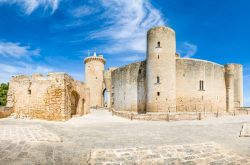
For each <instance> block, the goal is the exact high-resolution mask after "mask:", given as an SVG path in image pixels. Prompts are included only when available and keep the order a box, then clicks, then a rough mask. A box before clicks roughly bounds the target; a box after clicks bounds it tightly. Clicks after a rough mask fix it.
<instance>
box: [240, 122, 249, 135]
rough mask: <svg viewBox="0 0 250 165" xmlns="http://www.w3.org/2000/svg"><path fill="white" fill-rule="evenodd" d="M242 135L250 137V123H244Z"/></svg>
mask: <svg viewBox="0 0 250 165" xmlns="http://www.w3.org/2000/svg"><path fill="white" fill-rule="evenodd" d="M240 137H250V123H245V124H243V126H242V129H241V132H240Z"/></svg>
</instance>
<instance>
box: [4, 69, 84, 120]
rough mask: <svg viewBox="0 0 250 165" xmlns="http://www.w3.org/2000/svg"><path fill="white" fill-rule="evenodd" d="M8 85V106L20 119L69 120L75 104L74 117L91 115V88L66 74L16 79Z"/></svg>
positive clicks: (19, 77)
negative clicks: (76, 115)
mask: <svg viewBox="0 0 250 165" xmlns="http://www.w3.org/2000/svg"><path fill="white" fill-rule="evenodd" d="M9 85H10V86H9V92H8V102H7V107H12V108H13V110H14V113H15V115H16V116H17V117H31V118H40V119H46V120H67V119H69V118H71V116H72V115H74V114H72V104H74V105H75V110H76V112H75V114H78V115H83V114H86V113H88V112H89V89H88V88H86V87H85V85H84V84H82V83H81V82H78V81H75V80H73V79H72V78H71V77H70V76H68V75H66V74H64V73H50V74H49V75H48V76H42V75H32V76H31V77H29V76H15V77H13V78H12V79H11V81H10V83H9ZM73 94H75V96H73ZM74 97H75V98H74ZM72 98H74V99H73V100H74V103H72Z"/></svg>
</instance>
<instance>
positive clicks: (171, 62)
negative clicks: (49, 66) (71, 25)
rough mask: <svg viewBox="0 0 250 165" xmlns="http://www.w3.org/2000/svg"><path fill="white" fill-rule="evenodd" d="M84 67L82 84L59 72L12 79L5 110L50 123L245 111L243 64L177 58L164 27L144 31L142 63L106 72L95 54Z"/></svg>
mask: <svg viewBox="0 0 250 165" xmlns="http://www.w3.org/2000/svg"><path fill="white" fill-rule="evenodd" d="M84 63H85V83H81V82H78V81H75V80H73V79H72V78H71V77H70V76H68V75H66V74H63V73H54V74H51V75H49V76H47V77H42V76H37V75H33V76H32V77H27V76H21V77H20V76H16V77H13V78H12V80H11V81H10V91H9V94H8V104H7V106H9V107H13V109H14V112H15V113H16V114H19V115H20V114H25V115H29V116H33V117H36V118H44V119H50V120H67V119H69V118H70V117H72V115H83V114H87V113H89V108H90V107H104V106H106V107H108V108H110V109H114V110H116V111H127V112H136V113H139V114H141V113H144V114H145V113H148V112H150V113H155V112H195V111H201V110H202V111H209V112H228V113H230V112H234V110H235V108H236V107H242V106H243V68H242V65H240V64H226V65H224V66H223V65H220V64H216V63H213V62H210V61H205V60H199V59H192V58H181V57H180V56H179V55H178V54H177V53H176V37H175V32H174V30H172V29H170V28H168V27H163V26H162V27H155V28H152V29H150V30H149V31H148V33H147V58H146V60H145V61H141V62H137V63H133V64H129V65H126V66H123V67H120V68H110V69H108V70H105V63H106V61H105V59H104V57H103V56H102V55H96V54H94V55H93V56H90V57H87V58H85V60H84ZM45 84H46V85H45ZM33 93H34V94H33Z"/></svg>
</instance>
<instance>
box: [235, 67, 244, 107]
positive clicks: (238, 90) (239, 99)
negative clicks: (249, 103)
mask: <svg viewBox="0 0 250 165" xmlns="http://www.w3.org/2000/svg"><path fill="white" fill-rule="evenodd" d="M234 71H235V72H234V104H235V105H234V106H235V107H243V106H244V104H243V67H242V65H240V64H234Z"/></svg>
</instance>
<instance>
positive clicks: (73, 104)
mask: <svg viewBox="0 0 250 165" xmlns="http://www.w3.org/2000/svg"><path fill="white" fill-rule="evenodd" d="M70 101H71V116H72V115H76V114H77V109H78V102H79V94H78V93H77V92H76V91H72V92H71V98H70Z"/></svg>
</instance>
